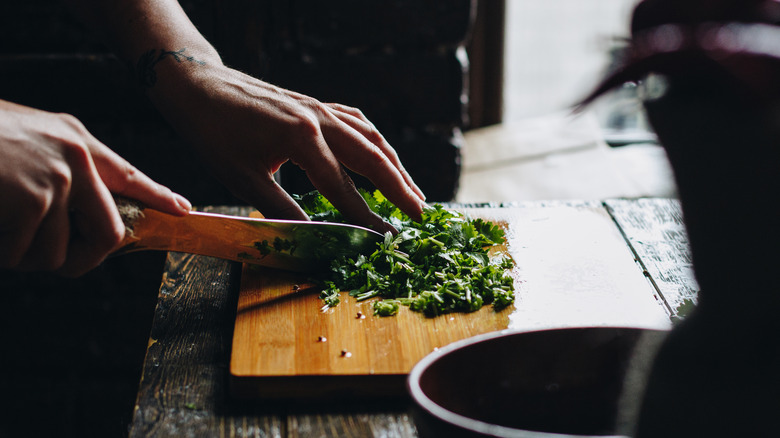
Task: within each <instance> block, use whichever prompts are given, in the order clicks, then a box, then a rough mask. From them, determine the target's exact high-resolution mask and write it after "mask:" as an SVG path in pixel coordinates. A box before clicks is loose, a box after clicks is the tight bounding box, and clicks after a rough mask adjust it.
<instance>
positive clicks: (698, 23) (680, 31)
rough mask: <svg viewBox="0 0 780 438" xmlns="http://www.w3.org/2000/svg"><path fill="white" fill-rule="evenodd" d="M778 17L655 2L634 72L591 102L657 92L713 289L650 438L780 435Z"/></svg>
mask: <svg viewBox="0 0 780 438" xmlns="http://www.w3.org/2000/svg"><path fill="white" fill-rule="evenodd" d="M778 18H780V3H778V2H775V1H758V0H733V1H726V0H717V1H704V0H687V1H681V0H674V1H663V0H646V1H644V2H642V3H640V4H639V5H638V6H637V8H636V9H635V11H634V17H633V23H632V37H633V38H632V45H631V49H630V54H629V57H628V59H627V63H626V65H625V66H623V68H622V69H620V70H619V71H617V72H615V73H614V74H613V75H612V76H610V77H609V78H607V79H606V80H605V81H604V82H603V84H602V85H601V86H600V87H598V88H597V89H596V91H595V92H594V93H593V95H591V96H590V97H588V98H587V99H585V102H586V103H587V102H589V101H591V100H593V99H594V98H596V97H597V96H598V95H600V94H602V93H604V92H606V91H607V90H610V89H611V88H613V87H615V86H617V85H619V84H622V83H625V82H627V81H637V82H641V83H642V84H643V86H644V87H645V89H646V91H647V96H646V102H645V106H646V109H647V113H648V118H649V120H650V123H651V124H652V126H653V128H654V129H655V131H656V133H657V135H658V138H659V140H660V142H661V143H662V145H663V146H664V147H665V149H666V151H667V153H668V156H669V159H670V161H671V164H672V167H673V169H674V172H675V178H676V180H677V185H678V187H679V193H680V198H681V202H682V208H683V213H684V217H685V223H686V227H687V229H688V233H689V237H690V244H691V252H692V256H693V264H694V271H695V273H696V278H697V281H698V282H699V284H700V286H701V292H700V295H699V302H698V306H697V309H696V310H695V311H694V312H693V313H692V314H691V316H689V317H688V319H686V320H685V321H684V322H683V323H682V324H681V325H679V326H678V327H676V328H675V329H674V330H673V331H672V333H671V335H670V336H669V338H668V339H667V341H666V343H665V344H664V345H663V347H662V349H661V351H660V353H659V356H658V357H657V360H656V362H655V365H654V369H653V372H652V375H651V378H650V382H649V384H648V389H647V393H646V395H645V400H644V406H643V409H642V413H641V417H640V421H639V424H638V429H637V432H636V436H637V437H639V438H644V437H676V436H680V437H683V436H685V437H692V436H697V437H698V436H701V437H716V436H717V437H719V436H733V437H736V436H753V437H757V436H777V433H778V431H777V420H776V416H777V412H778V410H779V409H780V372H779V371H780V341H778V335H780V318H778V313H780V284H778V282H777V281H776V269H777V267H778V266H780V253H778V250H777V248H778V247H779V246H780V206H778V201H779V200H780V81H778V79H780V27H779V26H777V24H778V21H779V20H778ZM735 297H738V299H736V300H735ZM734 302H741V303H742V305H741V306H739V307H735V306H734V304H733V303H734Z"/></svg>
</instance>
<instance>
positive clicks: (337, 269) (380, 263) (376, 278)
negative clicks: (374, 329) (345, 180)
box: [295, 191, 514, 316]
mask: <svg viewBox="0 0 780 438" xmlns="http://www.w3.org/2000/svg"><path fill="white" fill-rule="evenodd" d="M361 194H362V195H363V197H364V199H365V200H366V202H367V203H368V205H369V207H370V208H371V209H372V210H373V211H374V212H376V213H377V214H379V215H380V216H381V217H382V218H384V219H385V220H386V221H388V222H389V223H390V224H391V225H393V226H394V227H395V228H396V230H398V234H397V235H395V236H393V235H392V234H390V233H387V234H386V235H385V238H384V241H383V242H381V243H379V244H378V245H377V249H376V250H375V251H374V252H373V253H372V254H370V255H360V256H358V257H357V258H348V257H342V258H340V259H338V260H336V261H335V262H333V263H332V265H331V269H330V278H329V279H328V280H326V281H324V282H323V284H322V287H323V289H322V292H321V293H320V298H321V299H322V300H323V301H324V303H325V304H324V308H328V307H333V306H336V305H338V304H339V302H340V294H341V292H342V291H349V295H350V296H352V297H354V298H355V299H356V300H357V301H363V300H367V299H371V298H381V299H380V300H377V301H375V302H374V304H373V306H374V314H375V315H380V316H390V315H394V314H396V313H397V312H398V308H399V305H404V306H408V307H409V308H410V309H411V310H414V311H418V312H422V313H424V314H426V315H428V316H435V315H441V314H444V313H449V312H473V311H475V310H479V309H480V308H481V307H482V306H483V305H486V304H492V305H493V308H494V309H495V310H501V309H503V308H505V307H507V306H509V305H510V304H512V303H513V302H514V281H513V279H512V277H511V276H510V275H509V271H510V270H511V268H512V266H513V262H512V260H511V259H508V258H506V257H503V256H500V257H494V258H492V259H491V257H490V256H489V255H488V250H489V248H490V247H491V246H494V245H497V244H501V243H503V242H504V231H503V230H502V229H501V228H499V227H498V226H496V225H495V224H492V223H490V222H487V221H485V220H482V219H473V220H472V219H467V218H466V217H464V215H462V214H461V213H458V212H455V211H451V210H447V209H445V208H444V207H443V206H442V205H440V204H435V205H433V206H432V207H429V208H426V209H425V211H424V212H423V214H422V219H421V221H420V222H415V221H412V220H411V219H410V218H409V217H408V216H407V215H406V214H404V213H403V212H402V211H401V210H400V209H398V208H397V207H395V206H394V205H393V204H392V203H390V201H388V200H387V199H386V198H385V197H384V196H383V195H382V194H381V193H380V192H378V191H376V192H374V193H373V194H370V193H368V192H365V191H361ZM295 199H296V201H298V203H299V204H300V205H301V207H302V208H303V209H304V211H305V212H306V213H307V214H308V215H309V216H310V217H311V218H312V220H321V221H335V222H343V221H344V220H343V217H342V216H341V214H340V213H338V211H336V210H335V208H334V207H333V205H332V204H331V203H330V202H329V201H328V200H327V199H325V198H324V197H323V196H322V195H320V194H319V193H317V192H311V193H307V194H305V195H302V196H295Z"/></svg>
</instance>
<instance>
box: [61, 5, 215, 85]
mask: <svg viewBox="0 0 780 438" xmlns="http://www.w3.org/2000/svg"><path fill="white" fill-rule="evenodd" d="M64 2H65V3H66V4H67V5H68V6H69V7H70V9H71V10H72V11H73V12H74V14H76V15H77V16H78V17H79V18H80V19H81V20H82V21H83V22H84V23H85V24H86V25H87V26H89V27H91V28H92V29H93V30H95V31H96V32H98V33H100V34H101V35H102V36H103V38H104V39H105V41H106V43H107V44H108V45H109V46H110V47H111V48H112V49H113V50H114V51H115V52H116V54H117V55H118V56H120V57H121V58H123V59H124V60H125V61H127V62H128V63H130V64H131V65H132V66H133V69H134V75H135V77H136V79H137V81H138V82H139V84H140V85H142V86H144V87H147V88H149V87H152V86H153V85H155V81H156V80H161V81H162V80H164V76H165V75H160V74H157V75H150V71H149V70H150V69H151V70H153V73H161V72H164V71H165V70H166V69H167V68H168V67H172V65H171V64H178V65H176V66H175V67H176V70H177V75H176V76H179V75H180V74H181V73H184V74H186V73H188V72H191V71H192V70H193V69H195V68H196V67H197V66H198V65H203V63H208V64H210V65H221V63H222V61H221V59H220V57H219V54H218V53H217V51H216V50H215V49H214V47H213V46H212V45H211V44H210V43H209V42H208V41H207V40H206V39H205V38H204V37H203V35H201V34H200V32H199V31H198V29H197V28H196V27H195V26H194V25H193V24H192V22H191V21H190V19H189V18H188V17H187V15H186V14H185V12H184V11H183V10H182V8H181V6H180V5H179V3H178V1H176V0H115V1H108V0H64ZM153 76H155V77H153Z"/></svg>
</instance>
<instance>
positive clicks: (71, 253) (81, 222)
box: [58, 154, 125, 277]
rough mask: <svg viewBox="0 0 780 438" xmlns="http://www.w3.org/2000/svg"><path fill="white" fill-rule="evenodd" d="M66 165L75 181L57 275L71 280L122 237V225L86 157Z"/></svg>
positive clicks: (107, 192) (92, 266)
mask: <svg viewBox="0 0 780 438" xmlns="http://www.w3.org/2000/svg"><path fill="white" fill-rule="evenodd" d="M70 162H71V167H72V168H73V174H74V175H78V178H76V179H74V180H73V185H72V189H71V197H70V204H69V206H70V212H69V213H70V221H71V222H70V223H71V236H70V241H69V242H68V253H67V257H66V260H65V263H63V265H62V267H61V268H60V269H59V270H58V272H59V273H61V274H63V275H67V276H74V277H75V276H79V275H82V274H84V273H85V272H87V271H89V270H91V269H93V268H95V267H96V266H97V265H99V264H100V263H101V262H102V261H103V259H105V257H106V256H107V255H108V254H109V253H110V252H111V250H113V249H114V248H115V247H116V246H117V245H118V244H119V242H121V241H122V238H124V233H125V226H124V224H123V222H122V219H121V217H120V216H119V212H118V211H117V207H116V204H115V203H114V199H113V197H112V196H111V192H109V190H108V188H107V187H106V186H105V185H104V184H103V181H102V180H101V179H100V176H99V175H98V173H97V169H96V168H95V165H94V163H93V162H92V159H91V157H90V155H89V154H85V157H77V158H76V159H74V160H70Z"/></svg>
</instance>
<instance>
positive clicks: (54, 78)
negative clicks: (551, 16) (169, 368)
mask: <svg viewBox="0 0 780 438" xmlns="http://www.w3.org/2000/svg"><path fill="white" fill-rule="evenodd" d="M181 3H182V5H183V7H184V8H185V10H186V11H187V13H188V15H189V16H190V18H191V19H192V20H193V22H194V23H195V24H196V25H197V26H198V28H199V29H200V31H201V32H202V33H203V34H204V35H205V36H206V37H207V38H208V39H209V41H211V42H212V43H213V44H214V45H215V46H216V48H217V49H218V51H219V52H220V54H221V55H222V57H223V60H224V61H225V63H226V64H228V65H230V66H232V67H235V68H237V69H239V70H242V71H244V72H247V73H250V74H252V75H254V76H256V77H258V78H261V79H263V80H265V81H267V82H270V83H272V84H275V85H278V86H281V87H284V88H288V89H291V90H295V91H298V92H301V93H305V94H309V95H311V96H313V97H315V98H317V99H319V100H321V101H326V102H339V103H343V104H347V105H351V106H355V107H358V108H360V109H361V110H362V111H363V112H364V113H365V114H366V116H367V117H368V118H369V119H371V120H372V121H373V122H374V124H375V125H376V126H377V128H378V129H379V130H380V132H382V133H383V134H384V136H385V137H386V138H387V139H388V141H389V142H390V143H391V144H392V145H393V147H394V148H395V149H396V150H397V152H398V154H399V155H400V157H401V159H402V161H403V162H404V165H405V166H406V167H407V169H408V170H409V172H410V173H411V174H412V176H413V177H414V179H415V181H416V182H417V183H418V184H419V185H420V187H421V188H422V190H423V191H424V192H425V193H426V195H428V198H429V200H430V201H450V200H452V199H453V198H454V196H455V194H456V193H457V190H458V179H459V175H460V146H461V141H462V137H461V133H462V132H463V131H465V130H468V129H472V128H476V127H480V126H485V125H490V124H494V123H498V122H500V121H501V92H502V74H501V72H502V53H503V11H504V2H503V0H501V1H499V0H490V1H483V2H479V3H478V2H477V1H476V0H425V1H422V0H394V1H366V0H342V1H336V2H322V1H319V0H295V1H290V0H255V1H247V0H242V1H231V2H227V1H220V0H182V1H181ZM0 99H4V100H9V101H12V102H16V103H21V104H24V105H29V106H33V107H36V108H41V109H44V110H48V111H56V112H66V113H70V114H73V115H75V116H76V117H78V118H79V119H80V120H81V121H82V122H83V123H84V124H85V126H86V127H87V128H88V129H89V130H90V131H91V132H92V133H93V134H94V135H95V136H96V137H97V138H99V139H100V140H101V141H102V142H104V143H105V144H107V145H108V146H110V147H112V148H113V149H115V150H116V151H117V152H118V153H120V154H121V155H122V156H124V157H125V158H126V159H128V160H129V161H130V162H132V163H133V164H134V165H135V166H137V167H138V168H139V169H141V170H142V171H143V172H145V173H147V174H148V175H150V176H151V177H152V178H154V179H155V180H157V181H159V182H160V183H162V184H165V185H168V186H169V187H171V188H172V189H173V190H174V191H177V192H179V193H182V194H183V195H185V196H187V197H188V198H189V199H190V200H192V201H193V203H194V204H195V205H222V204H237V203H239V201H238V200H237V199H235V198H234V197H233V196H232V195H231V194H230V193H228V192H227V191H226V190H225V189H224V188H222V187H221V186H220V185H219V184H218V183H217V182H216V181H215V180H213V179H212V178H211V177H210V176H209V175H208V173H207V172H206V171H205V170H204V168H203V167H202V166H201V165H200V164H199V163H197V162H196V161H195V160H194V158H193V157H192V155H191V154H189V153H188V152H187V145H186V144H184V143H182V142H181V141H180V140H179V139H178V138H177V136H176V134H175V133H174V132H173V131H172V130H171V129H170V128H169V127H168V125H167V124H166V123H165V121H164V120H163V119H162V118H161V117H160V116H159V115H158V114H157V112H156V111H155V109H154V108H153V107H152V106H151V105H150V103H149V102H148V101H147V99H146V98H145V96H144V95H143V92H142V91H141V90H139V89H138V88H136V87H135V85H133V83H132V81H131V74H130V70H129V68H128V67H127V66H126V64H125V62H124V61H122V60H120V59H118V58H116V57H115V56H114V55H112V54H111V52H110V51H109V50H108V48H106V47H105V46H104V45H103V44H102V43H101V42H100V39H99V38H98V37H97V36H96V35H94V34H92V33H91V32H90V31H89V30H87V29H85V28H84V26H82V25H81V24H80V23H79V22H78V21H77V20H76V19H75V18H74V17H72V16H70V15H69V14H68V12H67V10H66V9H65V8H64V7H63V6H62V5H61V4H60V3H59V2H57V1H54V0H26V1H24V2H3V3H2V5H0ZM280 177H281V181H282V184H283V185H284V186H285V188H286V189H287V190H288V191H290V192H293V193H302V192H304V191H308V190H310V189H311V186H310V184H309V183H308V180H306V178H305V176H304V175H303V174H302V172H300V171H299V170H298V169H297V168H295V167H294V166H291V165H289V164H288V165H285V166H283V167H282V170H281V172H280ZM357 181H358V184H359V185H363V186H366V187H367V188H371V187H370V185H369V184H368V183H367V181H365V180H363V179H361V178H359V179H358V180H357ZM164 261H165V254H162V253H145V254H132V255H127V256H123V257H119V258H116V259H111V260H108V261H107V262H105V263H104V264H103V265H102V266H100V267H99V268H97V269H96V270H94V271H93V272H91V273H89V274H87V275H85V276H84V277H82V278H79V279H63V278H59V277H56V276H53V275H49V274H40V273H16V272H4V271H0V297H2V299H3V302H2V305H0V309H1V310H0V311H1V312H2V319H1V321H2V322H0V324H2V329H3V330H2V334H0V340H1V341H2V344H3V347H4V348H3V354H2V356H0V357H1V358H0V394H2V395H3V397H2V401H0V437H6V436H19V435H22V434H23V435H24V436H48V435H56V436H79V437H88V436H96V437H98V436H99V437H111V436H124V435H126V433H127V425H128V423H129V421H130V418H131V415H132V408H133V404H134V402H135V393H136V389H137V384H138V379H139V377H140V375H141V369H140V367H141V363H142V360H143V356H144V353H145V350H146V344H147V340H148V333H149V327H150V324H151V319H152V315H153V312H154V306H155V303H156V300H157V291H158V289H159V286H160V281H161V275H162V269H163V265H164Z"/></svg>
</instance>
